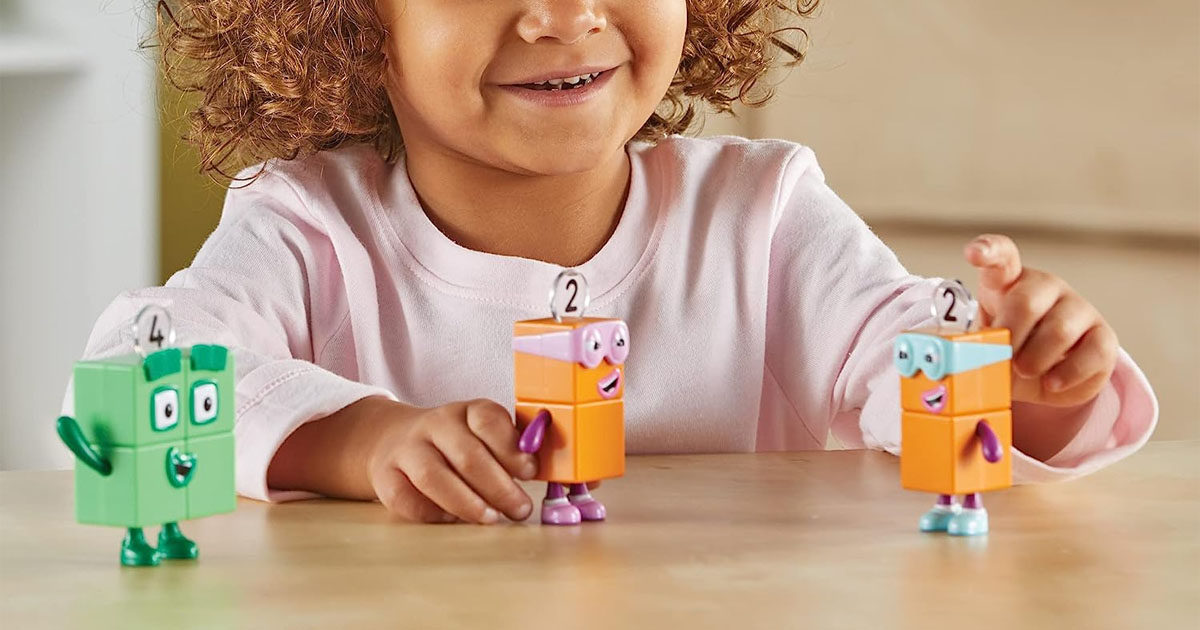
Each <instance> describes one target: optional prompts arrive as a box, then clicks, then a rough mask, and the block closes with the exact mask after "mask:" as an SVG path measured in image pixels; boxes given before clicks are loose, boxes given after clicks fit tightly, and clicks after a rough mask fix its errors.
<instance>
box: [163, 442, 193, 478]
mask: <svg viewBox="0 0 1200 630" xmlns="http://www.w3.org/2000/svg"><path fill="white" fill-rule="evenodd" d="M195 472H196V456H195V455H194V454H192V453H184V452H183V451H181V450H179V449H177V448H175V447H174V446H172V447H171V448H170V449H169V450H167V481H169V482H171V485H172V486H175V487H176V488H182V487H184V486H186V485H188V482H190V481H191V480H192V475H193V474H195Z"/></svg>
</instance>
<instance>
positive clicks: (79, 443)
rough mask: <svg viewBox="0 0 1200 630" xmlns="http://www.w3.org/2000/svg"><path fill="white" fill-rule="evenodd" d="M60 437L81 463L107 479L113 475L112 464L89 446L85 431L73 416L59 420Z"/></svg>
mask: <svg viewBox="0 0 1200 630" xmlns="http://www.w3.org/2000/svg"><path fill="white" fill-rule="evenodd" d="M58 437H59V438H61V439H62V441H63V444H66V445H67V448H69V449H71V452H72V453H75V457H78V458H79V461H81V462H83V463H85V464H87V465H88V466H91V467H92V468H93V469H95V471H96V472H98V473H100V474H101V475H103V476H105V477H107V476H109V475H110V474H112V464H111V463H110V462H109V461H108V460H107V459H104V456H103V455H101V454H100V453H97V452H96V449H94V448H92V445H91V444H88V442H87V439H85V438H84V437H83V431H82V430H81V429H80V428H79V423H78V422H75V418H72V417H71V416H63V417H61V418H59V419H58Z"/></svg>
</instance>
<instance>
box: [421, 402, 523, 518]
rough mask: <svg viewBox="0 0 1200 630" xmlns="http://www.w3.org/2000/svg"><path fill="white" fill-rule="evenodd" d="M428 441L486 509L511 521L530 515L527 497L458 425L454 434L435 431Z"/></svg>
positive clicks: (483, 447)
mask: <svg viewBox="0 0 1200 630" xmlns="http://www.w3.org/2000/svg"><path fill="white" fill-rule="evenodd" d="M432 439H433V445H434V446H435V447H437V449H438V450H439V451H441V453H442V456H443V457H444V458H445V459H446V461H447V462H449V464H450V467H451V468H453V469H454V471H455V472H457V473H458V477H461V478H462V481H465V482H466V483H467V485H469V486H470V487H471V489H472V490H473V491H474V492H475V493H476V494H478V496H480V497H481V498H482V499H483V500H484V501H487V503H488V504H489V505H494V506H496V507H497V508H499V509H500V511H501V512H504V514H505V516H508V517H509V518H511V519H513V520H524V519H525V518H526V517H528V516H529V514H530V513H531V512H532V511H533V502H532V501H531V500H530V499H529V495H527V494H525V491H524V490H522V489H521V486H519V485H517V482H515V481H513V478H512V475H510V474H509V473H508V471H506V470H504V467H503V466H501V465H500V462H498V461H496V458H495V457H494V456H493V455H492V453H491V451H490V450H488V447H486V446H484V444H483V442H481V441H480V440H479V438H477V437H475V434H473V433H471V432H470V431H469V430H467V429H466V428H465V427H462V425H458V427H457V428H456V429H455V430H445V431H438V432H437V433H435V434H434V435H433V436H432ZM456 513H457V512H456ZM481 522H483V521H481Z"/></svg>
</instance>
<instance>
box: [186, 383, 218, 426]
mask: <svg viewBox="0 0 1200 630" xmlns="http://www.w3.org/2000/svg"><path fill="white" fill-rule="evenodd" d="M219 402H220V401H219V400H218V397H217V384H216V383H213V382H208V381H205V382H200V383H196V384H195V385H193V386H192V423H193V424H208V423H209V422H212V421H213V420H216V419H217V405H218V403H219Z"/></svg>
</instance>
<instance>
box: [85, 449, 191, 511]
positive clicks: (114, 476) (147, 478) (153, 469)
mask: <svg viewBox="0 0 1200 630" xmlns="http://www.w3.org/2000/svg"><path fill="white" fill-rule="evenodd" d="M93 446H95V445H93ZM95 447H96V448H97V450H99V451H100V453H101V454H102V455H103V456H104V457H105V458H107V459H108V460H109V461H110V462H112V473H111V474H109V475H108V476H101V475H100V474H99V473H97V472H96V471H95V470H92V469H91V468H90V467H88V466H86V465H84V464H82V463H80V462H76V463H75V516H76V519H77V520H78V521H79V522H80V523H89V524H93V525H114V526H118V527H146V526H149V525H158V524H161V523H167V522H171V521H178V520H180V519H183V518H186V517H187V490H188V488H187V485H190V483H189V484H187V485H185V486H183V487H175V486H174V485H172V483H171V480H170V475H173V474H176V473H178V472H180V471H179V470H174V469H173V467H172V468H169V467H168V466H169V464H168V462H169V461H171V460H169V457H168V454H169V453H171V454H181V455H182V454H183V453H184V450H183V447H184V442H183V441H179V442H174V443H168V444H158V445H154V446H143V447H139V448H126V447H105V446H95ZM178 463H183V464H186V460H183V461H182V462H181V461H180V460H179V457H177V458H176V460H175V461H171V464H178ZM201 470H202V469H201V468H200V465H199V464H197V465H196V467H195V471H194V472H193V473H192V477H191V479H192V480H194V479H195V478H196V475H199V474H202V473H201ZM184 476H186V475H178V477H184ZM178 477H177V478H178Z"/></svg>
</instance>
